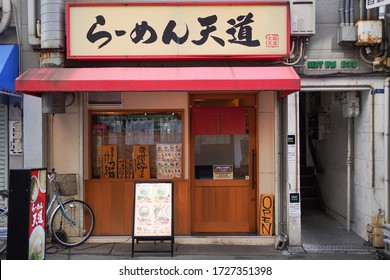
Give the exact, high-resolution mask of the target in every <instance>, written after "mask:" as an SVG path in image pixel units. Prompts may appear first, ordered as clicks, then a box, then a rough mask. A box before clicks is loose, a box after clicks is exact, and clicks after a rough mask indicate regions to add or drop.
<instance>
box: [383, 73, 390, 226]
mask: <svg viewBox="0 0 390 280" xmlns="http://www.w3.org/2000/svg"><path fill="white" fill-rule="evenodd" d="M389 87H390V78H387V79H386V80H385V100H384V102H385V104H384V115H385V117H384V145H385V155H384V169H385V171H384V173H385V174H384V192H385V222H386V223H390V190H389V187H390V184H389V180H390V178H389V177H390V170H389V169H390V165H389V158H390V155H389V153H390V151H389V146H390V143H389V141H390V139H389V131H390V127H389V126H390V120H389V119H390V89H389Z"/></svg>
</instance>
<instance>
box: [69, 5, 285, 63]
mask: <svg viewBox="0 0 390 280" xmlns="http://www.w3.org/2000/svg"><path fill="white" fill-rule="evenodd" d="M67 13H68V14H67V17H68V25H67V40H68V41H67V44H68V46H67V51H68V58H69V59H135V58H140V57H142V58H154V59H156V58H167V57H173V58H178V57H184V58H203V59H204V58H218V57H220V58H221V57H223V58H224V59H225V58H228V57H233V58H234V57H238V58H240V57H246V58H249V57H250V58H257V57H259V58H263V59H264V58H284V57H287V56H288V52H289V35H290V33H289V32H290V30H289V19H288V16H289V13H288V5H287V3H279V4H270V3H268V4H264V3H258V4H256V3H254V4H253V3H251V4H249V3H248V4H222V3H213V4H201V3H196V4H195V3H181V4H179V3H176V4H175V3H170V4H164V5H163V4H160V5H159V4H158V3H155V4H151V3H149V4H147V5H146V4H139V3H138V4H131V3H112V4H107V3H105V4H104V5H103V4H102V3H100V4H99V3H68V4H67ZM156 15H158V16H156Z"/></svg>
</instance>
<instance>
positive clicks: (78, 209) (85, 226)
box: [50, 199, 95, 247]
mask: <svg viewBox="0 0 390 280" xmlns="http://www.w3.org/2000/svg"><path fill="white" fill-rule="evenodd" d="M63 207H64V210H62V208H61V205H59V206H57V208H56V209H55V210H54V212H53V214H52V216H51V219H50V230H51V233H52V235H53V237H54V239H55V240H56V241H57V242H58V243H60V244H62V245H64V246H66V247H74V246H77V245H80V244H82V243H83V242H85V241H86V240H87V239H88V238H89V236H90V235H91V233H92V230H93V228H94V226H95V216H94V214H93V211H92V209H91V207H90V206H89V205H88V204H87V203H85V202H84V201H81V200H76V199H72V200H67V201H65V202H64V203H63Z"/></svg>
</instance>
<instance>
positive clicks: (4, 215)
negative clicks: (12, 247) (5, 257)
mask: <svg viewBox="0 0 390 280" xmlns="http://www.w3.org/2000/svg"><path fill="white" fill-rule="evenodd" d="M0 196H1V199H2V201H3V202H4V203H2V204H1V205H0V254H2V253H3V252H4V251H5V250H6V249H7V231H8V205H7V202H6V199H7V198H8V190H1V191H0Z"/></svg>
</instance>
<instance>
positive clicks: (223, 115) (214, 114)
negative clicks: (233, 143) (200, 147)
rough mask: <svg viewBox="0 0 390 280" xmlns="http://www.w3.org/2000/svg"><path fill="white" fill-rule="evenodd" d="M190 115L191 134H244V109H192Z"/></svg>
mask: <svg viewBox="0 0 390 280" xmlns="http://www.w3.org/2000/svg"><path fill="white" fill-rule="evenodd" d="M191 114H192V116H191V117H192V121H191V125H192V133H193V134H196V135H222V134H225V135H226V134H246V117H245V108H244V107H192V109H191Z"/></svg>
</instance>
